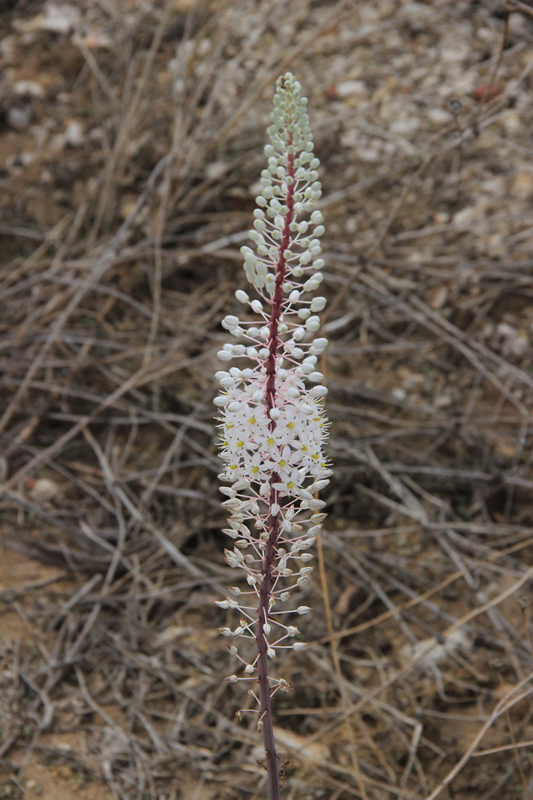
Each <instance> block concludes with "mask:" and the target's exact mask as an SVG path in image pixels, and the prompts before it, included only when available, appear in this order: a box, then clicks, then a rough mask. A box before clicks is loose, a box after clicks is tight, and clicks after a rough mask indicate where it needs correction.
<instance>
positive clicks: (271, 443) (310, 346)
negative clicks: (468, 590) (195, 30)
mask: <svg viewBox="0 0 533 800" xmlns="http://www.w3.org/2000/svg"><path fill="white" fill-rule="evenodd" d="M300 90H301V86H300V84H299V83H298V81H296V80H295V79H294V77H293V76H292V75H291V73H290V72H288V73H287V74H286V75H285V76H284V77H282V78H280V79H279V80H278V82H277V88H276V94H275V96H274V111H273V113H272V115H271V120H272V125H271V126H270V128H269V129H268V134H269V136H270V140H271V144H269V145H267V146H266V148H265V153H266V155H267V156H268V168H267V169H265V170H263V172H262V173H261V182H262V184H263V190H262V192H261V194H260V196H259V197H257V206H258V207H257V208H256V209H255V211H254V217H255V220H254V230H252V231H250V234H249V236H250V239H251V240H252V242H254V244H255V246H256V248H257V250H256V253H255V252H254V251H253V250H252V249H251V248H250V247H242V248H241V253H242V254H243V256H244V271H245V273H246V277H247V278H248V280H249V282H250V283H251V284H252V285H253V287H254V289H255V291H256V292H257V294H258V295H259V296H260V297H261V300H259V299H250V297H249V296H248V294H247V293H246V292H245V291H243V290H242V289H238V290H237V292H236V293H235V297H236V299H237V300H238V301H239V302H241V303H244V304H245V305H249V306H250V307H251V310H252V311H253V312H254V314H255V315H257V316H256V319H253V320H248V319H245V320H242V321H241V320H240V319H239V318H238V317H237V316H234V315H233V314H229V315H228V316H226V317H225V318H224V320H223V322H222V325H223V327H224V328H226V329H227V330H228V331H229V332H230V333H231V334H232V335H233V336H236V337H237V338H238V339H240V340H241V341H242V340H245V341H246V340H247V342H248V344H247V345H245V344H242V343H239V344H229V343H227V344H224V346H223V349H222V350H220V351H219V352H218V354H217V355H218V357H219V359H220V360H221V361H224V362H229V361H232V360H233V359H234V358H241V357H245V358H246V359H248V364H250V363H251V364H252V368H250V367H249V366H248V364H247V365H246V366H245V368H244V369H239V368H238V367H234V366H232V367H230V368H229V371H220V372H217V373H216V377H217V378H218V380H219V381H220V384H221V386H222V390H221V392H220V394H219V395H218V397H216V398H215V400H214V402H215V405H217V406H218V407H219V409H220V414H221V416H220V417H219V419H220V423H221V424H220V428H221V442H220V448H221V458H222V460H223V461H224V462H225V465H224V470H223V472H222V473H221V474H220V476H219V477H220V478H221V479H222V480H224V481H228V482H229V483H230V484H231V485H230V486H223V487H221V489H220V490H221V492H222V493H223V494H225V495H226V496H227V498H228V499H227V500H225V501H224V503H223V505H224V506H225V507H226V508H227V509H228V510H229V512H230V517H229V520H228V523H229V526H228V528H226V529H224V532H225V533H226V534H227V535H228V536H229V537H231V539H233V540H234V549H233V550H226V561H227V563H228V565H229V566H230V567H232V568H240V569H242V570H244V572H245V574H246V582H247V584H248V588H247V589H245V590H244V591H243V589H242V588H241V587H239V586H232V587H230V589H229V591H230V595H231V596H228V597H226V599H225V600H220V601H217V605H218V606H220V607H221V608H225V609H235V610H238V611H239V612H240V620H239V624H238V626H237V627H236V628H235V629H234V630H232V629H231V628H229V627H225V628H219V630H220V632H221V633H222V634H223V635H224V636H227V637H231V639H233V640H235V644H233V643H232V644H229V643H228V649H229V652H230V654H231V655H232V656H233V657H235V658H236V660H237V661H238V662H240V664H241V668H243V672H244V674H243V675H241V676H238V675H236V674H234V675H230V676H229V677H227V678H226V680H227V681H229V682H231V683H235V682H237V681H241V680H244V681H250V682H251V683H250V684H249V686H250V687H251V688H250V689H249V694H250V695H252V696H253V697H254V698H255V700H256V701H257V704H258V706H259V708H254V709H243V710H242V711H239V712H237V713H238V715H239V717H240V715H241V713H242V712H243V711H247V712H249V713H254V714H257V715H258V728H259V730H261V731H262V735H263V742H264V748H265V758H266V760H265V768H266V770H267V778H268V796H269V800H280V778H281V777H282V774H283V765H281V766H280V765H279V764H278V755H277V753H276V744H275V741H274V729H273V724H272V707H271V701H272V697H273V696H274V695H275V694H276V692H278V691H282V692H286V691H290V689H291V685H290V683H288V682H287V681H286V680H284V679H283V678H277V677H275V676H273V675H272V674H271V673H270V674H269V670H271V668H272V664H271V660H272V659H274V657H275V656H276V654H277V653H278V651H281V650H291V651H293V652H298V651H300V650H302V648H304V647H305V643H304V642H302V641H301V640H300V631H299V630H298V628H297V627H296V625H294V624H289V623H288V621H287V620H286V617H287V615H289V614H298V615H303V614H307V613H308V612H309V611H310V610H311V609H310V608H309V607H308V606H305V605H298V606H297V607H296V608H292V609H286V608H284V609H283V610H281V611H278V610H277V604H278V603H280V604H284V603H286V601H288V600H289V598H290V596H291V592H292V591H296V592H300V591H301V590H303V589H304V587H305V586H307V584H308V583H309V580H310V573H311V572H312V569H313V568H312V567H311V566H310V564H309V562H310V560H312V559H313V554H312V553H311V552H310V549H311V547H312V545H313V544H314V542H315V540H316V536H317V534H318V532H319V531H320V528H321V524H322V522H323V520H324V518H325V514H324V513H323V507H324V505H325V503H324V501H322V500H319V499H318V498H317V497H316V492H317V491H319V490H320V489H323V488H324V487H325V486H326V485H327V484H328V483H329V480H328V478H329V476H330V475H331V469H330V466H329V463H328V459H327V456H326V455H325V453H324V445H325V442H326V440H327V429H328V423H327V419H326V415H325V411H324V405H323V400H324V397H325V395H326V393H327V389H326V387H325V386H323V385H322V383H323V375H322V374H321V373H320V372H319V371H318V370H317V368H316V365H317V360H318V357H319V356H320V354H321V353H322V352H323V351H324V349H325V347H326V345H327V340H326V339H324V338H315V339H313V340H312V341H309V339H308V337H309V334H314V333H315V332H316V331H318V329H319V328H320V319H319V317H318V316H316V312H319V311H322V309H323V308H324V306H325V305H326V299H325V298H324V297H313V298H312V299H308V297H307V295H308V293H311V292H314V291H315V290H316V289H318V287H319V286H320V283H321V281H322V280H323V275H322V273H321V272H320V270H321V268H322V267H323V266H324V261H323V260H322V259H321V258H319V257H318V256H319V255H320V253H321V252H322V249H321V247H320V240H319V237H320V236H322V234H323V233H324V226H323V225H322V222H323V217H322V214H321V213H320V211H318V210H317V211H313V206H314V201H315V200H317V199H318V198H319V197H320V195H321V188H320V182H319V181H318V173H317V171H316V170H317V167H318V166H319V163H320V162H319V161H318V159H317V158H315V157H314V154H313V137H312V134H311V130H310V128H309V117H308V115H307V111H306V105H307V100H306V98H305V97H302V95H301V92H300ZM308 214H309V217H307V215H308ZM306 273H308V274H307V275H306ZM309 273H310V274H309ZM261 301H262V302H261ZM257 318H259V320H258V319H257ZM257 324H259V325H260V327H255V326H256V325H257ZM307 382H309V383H310V384H311V386H308V385H307ZM255 599H257V605H255V604H254V602H253V601H254V600H255ZM274 604H276V610H275V611H274V610H272V607H273V605H274ZM239 637H240V638H241V639H245V640H248V644H249V645H250V644H253V645H255V652H254V654H253V655H251V657H250V656H248V657H245V654H243V655H241V653H240V652H239V647H238V646H237V644H238V642H237V641H236V640H237V639H238V638H239ZM257 687H258V689H257Z"/></svg>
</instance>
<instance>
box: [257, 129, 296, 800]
mask: <svg viewBox="0 0 533 800" xmlns="http://www.w3.org/2000/svg"><path fill="white" fill-rule="evenodd" d="M288 144H292V136H290V137H289V142H288ZM288 162H289V164H288V169H287V174H288V175H289V176H290V177H291V178H292V179H294V154H292V153H291V154H290V155H289V158H288ZM293 208H294V183H293V184H291V185H290V186H289V189H288V194H287V209H288V211H287V215H286V217H285V226H284V228H283V234H282V238H281V244H280V246H279V258H278V261H277V264H276V288H275V291H274V297H273V299H272V311H271V316H270V325H269V327H270V335H269V338H268V351H269V355H268V360H267V366H266V373H267V382H266V397H265V405H266V410H267V413H270V411H271V410H272V409H273V408H275V406H276V358H277V351H278V347H279V345H280V341H279V334H278V326H279V320H280V317H281V304H282V301H283V281H284V280H285V267H286V261H285V256H284V252H285V250H287V248H288V246H289V243H290V238H291V230H290V224H291V222H292V217H293ZM269 427H270V430H274V428H275V427H276V422H275V420H272V421H271V423H270V426H269ZM278 481H279V477H278V475H277V474H276V473H274V474H273V475H272V480H271V484H273V483H277V482H278ZM277 503H278V491H277V490H276V489H274V487H273V486H271V488H270V507H272V505H273V504H277ZM279 530H280V526H279V515H276V516H273V515H272V514H270V515H269V517H268V534H269V535H268V542H267V546H266V550H265V555H264V558H263V568H262V576H263V580H262V581H261V586H260V589H259V605H258V608H257V635H256V643H257V652H258V655H259V658H258V660H257V677H258V680H259V701H260V715H259V721H260V723H261V725H262V729H263V743H264V746H265V756H266V768H267V773H268V788H269V798H270V800H279V798H280V785H279V768H278V755H277V753H276V743H275V741H274V727H273V724H272V706H271V702H270V682H269V680H268V656H267V642H266V639H265V634H264V624H265V622H267V621H268V617H269V606H270V599H271V594H270V591H271V587H272V568H273V564H274V559H275V557H276V553H277V544H278V538H279Z"/></svg>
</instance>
